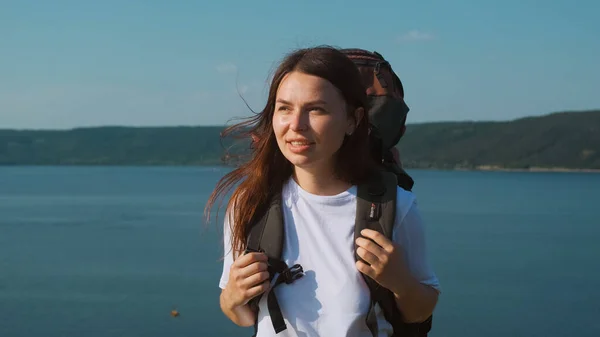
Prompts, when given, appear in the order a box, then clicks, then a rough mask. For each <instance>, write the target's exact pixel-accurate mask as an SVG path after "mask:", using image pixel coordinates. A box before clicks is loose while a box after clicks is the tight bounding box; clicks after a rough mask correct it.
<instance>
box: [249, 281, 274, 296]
mask: <svg viewBox="0 0 600 337" xmlns="http://www.w3.org/2000/svg"><path fill="white" fill-rule="evenodd" d="M270 286H271V285H270V284H269V282H268V281H266V282H263V283H261V284H259V285H257V286H255V287H252V288H250V289H248V290H246V292H245V297H246V298H247V299H248V300H250V299H252V298H254V297H256V296H258V295H260V294H262V293H264V292H266V291H267V290H269V287H270Z"/></svg>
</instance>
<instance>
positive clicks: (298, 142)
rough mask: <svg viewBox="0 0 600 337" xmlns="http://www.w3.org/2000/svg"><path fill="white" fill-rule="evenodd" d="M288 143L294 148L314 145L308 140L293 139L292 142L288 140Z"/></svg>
mask: <svg viewBox="0 0 600 337" xmlns="http://www.w3.org/2000/svg"><path fill="white" fill-rule="evenodd" d="M287 142H288V143H290V144H292V145H294V146H305V145H311V144H314V143H313V142H311V141H309V140H306V139H292V140H288V141H287Z"/></svg>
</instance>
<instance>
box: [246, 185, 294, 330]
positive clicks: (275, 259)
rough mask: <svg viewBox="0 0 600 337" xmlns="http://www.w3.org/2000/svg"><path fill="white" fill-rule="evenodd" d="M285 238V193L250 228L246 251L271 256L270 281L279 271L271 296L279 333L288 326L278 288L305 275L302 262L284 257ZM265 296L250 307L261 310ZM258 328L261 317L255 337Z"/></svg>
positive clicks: (268, 296)
mask: <svg viewBox="0 0 600 337" xmlns="http://www.w3.org/2000/svg"><path fill="white" fill-rule="evenodd" d="M283 240H284V232H283V209H282V206H281V195H275V196H274V197H273V199H272V201H271V203H270V205H269V207H268V208H267V210H266V211H265V213H264V215H263V216H262V217H261V218H260V220H259V221H257V222H256V223H255V224H254V225H253V226H251V227H250V231H249V234H248V241H247V242H248V244H247V248H246V252H262V253H265V254H266V255H267V258H268V261H267V264H268V271H269V282H272V281H273V277H274V276H275V274H279V275H278V276H277V279H276V280H275V282H274V283H273V286H272V287H271V289H270V291H269V294H268V295H267V307H268V309H269V316H270V317H271V321H272V323H273V328H274V329H275V332H276V333H279V332H281V331H283V330H285V329H286V328H287V327H286V325H285V322H284V320H283V314H282V313H281V309H280V307H279V302H278V301H277V296H276V295H275V292H274V289H275V287H277V286H279V285H280V284H283V283H286V284H290V283H292V282H294V281H295V280H297V279H298V278H300V277H302V276H303V275H304V271H303V270H302V266H300V265H299V264H296V265H294V266H292V267H288V266H287V264H286V263H285V262H283V261H282V260H281V253H282V250H283ZM261 298H262V295H258V296H256V297H254V298H253V299H251V300H250V302H249V304H250V306H251V307H252V308H253V309H254V310H255V311H256V312H257V313H258V303H259V301H260V299H261ZM257 331H258V319H257V321H256V323H255V324H254V336H256V333H257Z"/></svg>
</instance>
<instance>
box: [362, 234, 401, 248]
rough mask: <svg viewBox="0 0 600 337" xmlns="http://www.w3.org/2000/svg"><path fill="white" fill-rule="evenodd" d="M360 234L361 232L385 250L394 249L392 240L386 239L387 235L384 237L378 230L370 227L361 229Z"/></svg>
mask: <svg viewBox="0 0 600 337" xmlns="http://www.w3.org/2000/svg"><path fill="white" fill-rule="evenodd" d="M360 234H362V235H363V236H364V237H366V238H369V239H371V240H373V241H374V242H375V243H377V244H378V245H379V246H381V248H383V249H384V250H385V251H387V252H391V251H392V250H394V244H393V243H392V241H390V239H388V238H387V237H385V235H383V234H381V233H380V232H378V231H374V230H372V229H363V230H362V231H361V232H360Z"/></svg>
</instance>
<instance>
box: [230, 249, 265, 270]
mask: <svg viewBox="0 0 600 337" xmlns="http://www.w3.org/2000/svg"><path fill="white" fill-rule="evenodd" d="M257 261H264V262H267V255H266V254H264V253H254V252H252V253H248V254H245V255H242V256H240V257H239V258H237V259H236V260H235V262H234V264H235V265H236V266H237V267H238V268H244V267H246V266H249V265H251V264H252V263H254V262H257Z"/></svg>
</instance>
